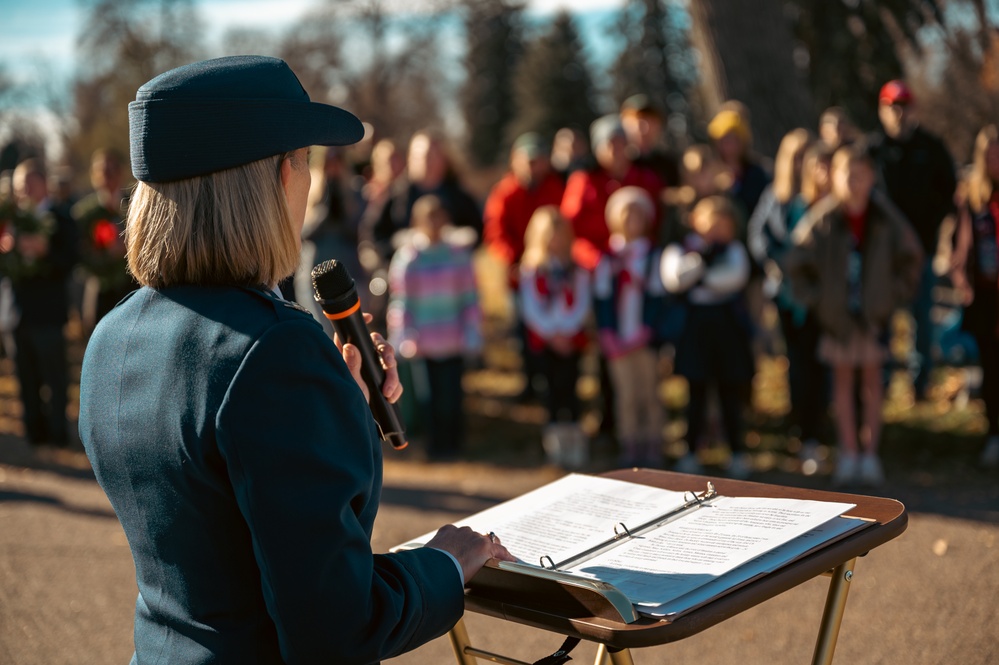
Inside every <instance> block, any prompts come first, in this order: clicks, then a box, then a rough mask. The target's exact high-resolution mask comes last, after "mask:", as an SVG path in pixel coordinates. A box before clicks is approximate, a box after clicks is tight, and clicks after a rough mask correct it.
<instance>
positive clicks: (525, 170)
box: [483, 132, 564, 286]
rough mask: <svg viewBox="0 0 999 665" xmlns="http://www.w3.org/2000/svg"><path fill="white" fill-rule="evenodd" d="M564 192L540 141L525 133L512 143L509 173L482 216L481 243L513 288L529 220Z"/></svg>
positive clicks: (544, 146)
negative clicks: (506, 270) (503, 271)
mask: <svg viewBox="0 0 999 665" xmlns="http://www.w3.org/2000/svg"><path fill="white" fill-rule="evenodd" d="M563 191H564V186H563V184H562V179H561V178H560V177H559V176H558V174H557V173H555V172H553V171H552V168H551V161H550V159H549V157H548V146H547V145H545V143H544V141H542V139H541V137H540V136H539V135H538V134H535V133H534V132H528V133H527V134H523V135H521V136H520V137H519V138H518V139H517V140H516V141H514V143H513V148H512V149H511V150H510V170H509V171H508V172H507V174H506V175H505V176H503V178H502V179H501V180H500V181H499V182H498V183H496V184H495V185H494V186H493V188H492V190H491V191H490V192H489V197H488V198H487V199H486V209H485V214H484V215H483V218H484V220H483V225H484V229H483V241H484V242H485V245H486V248H487V249H488V250H489V253H490V254H491V255H492V256H493V257H494V258H496V259H497V260H498V261H499V262H500V263H502V264H503V266H504V267H506V268H508V270H509V275H510V279H511V286H515V281H516V278H517V264H519V263H520V257H521V255H522V254H523V253H524V234H525V233H526V231H527V224H528V222H530V221H531V216H532V215H533V214H534V211H535V210H537V209H538V208H540V207H541V206H546V205H554V206H558V205H559V203H561V202H562V193H563Z"/></svg>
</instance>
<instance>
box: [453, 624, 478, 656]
mask: <svg viewBox="0 0 999 665" xmlns="http://www.w3.org/2000/svg"><path fill="white" fill-rule="evenodd" d="M447 636H448V639H449V640H451V648H452V649H454V657H455V658H457V659H458V665H476V662H477V661H476V659H475V656H470V655H468V654H466V653H465V647H468V646H471V645H470V644H469V642H468V630H466V629H465V620H464V619H458V623H456V624H454V628H452V629H451V630H450V631H448V634H447Z"/></svg>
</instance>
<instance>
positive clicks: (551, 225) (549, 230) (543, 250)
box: [520, 205, 574, 269]
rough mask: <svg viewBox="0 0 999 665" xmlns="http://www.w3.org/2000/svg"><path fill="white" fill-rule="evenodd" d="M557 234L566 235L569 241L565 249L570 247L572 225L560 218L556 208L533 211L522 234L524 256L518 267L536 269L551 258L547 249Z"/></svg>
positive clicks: (568, 255) (566, 258)
mask: <svg viewBox="0 0 999 665" xmlns="http://www.w3.org/2000/svg"><path fill="white" fill-rule="evenodd" d="M558 233H563V234H566V236H567V238H568V239H569V241H570V242H568V243H567V244H566V247H567V248H568V247H570V246H571V245H572V242H571V240H572V239H573V238H574V234H573V231H572V224H570V223H569V221H568V220H567V219H566V218H565V217H563V216H562V213H561V212H559V209H558V207H557V206H553V205H546V206H541V207H540V208H538V209H537V210H535V211H534V214H533V215H531V220H530V221H529V222H528V224H527V230H526V231H525V232H524V255H523V256H522V257H521V259H520V265H522V266H523V267H525V268H532V269H536V268H538V267H539V266H541V265H542V264H544V263H545V262H546V261H548V259H550V258H552V257H551V256H550V255H549V251H548V247H549V244H550V243H551V240H552V238H553V237H554V236H555V235H556V234H558ZM570 257H571V253H569V254H567V255H566V256H559V257H555V258H558V259H561V260H565V261H568V260H570Z"/></svg>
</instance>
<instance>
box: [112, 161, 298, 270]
mask: <svg viewBox="0 0 999 665" xmlns="http://www.w3.org/2000/svg"><path fill="white" fill-rule="evenodd" d="M285 159H291V160H292V167H293V168H296V167H302V168H304V165H299V164H297V163H296V162H295V160H296V156H295V153H285V154H282V155H275V156H273V157H268V158H266V159H261V160H258V161H255V162H251V163H249V164H244V165H242V166H237V167H235V168H231V169H226V170H224V171H218V172H215V173H209V174H207V175H204V176H196V177H194V178H189V179H185V180H178V181H174V182H165V183H145V182H139V183H138V184H137V185H136V188H135V192H134V193H133V194H132V197H131V201H130V203H129V209H128V219H127V222H126V225H125V244H126V257H127V260H128V269H129V271H130V272H131V273H132V275H133V276H134V277H135V279H136V280H137V281H138V282H139V283H140V284H143V285H144V286H150V287H153V288H163V287H167V286H174V285H178V284H192V285H199V286H269V285H273V284H277V283H278V282H279V281H281V280H282V279H284V278H285V277H287V276H288V275H290V274H292V273H293V272H294V271H295V269H296V268H297V267H298V263H299V244H298V239H297V238H296V237H295V231H294V226H293V224H292V220H291V213H290V211H289V209H288V201H287V199H286V198H285V192H284V187H283V186H282V183H281V172H280V171H281V163H282V161H283V160H285Z"/></svg>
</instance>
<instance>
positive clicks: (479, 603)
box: [449, 469, 908, 665]
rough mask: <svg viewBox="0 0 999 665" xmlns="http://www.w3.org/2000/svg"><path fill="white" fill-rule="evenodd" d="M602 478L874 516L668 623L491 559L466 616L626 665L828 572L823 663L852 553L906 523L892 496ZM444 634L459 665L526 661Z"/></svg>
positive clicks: (456, 631) (682, 477)
mask: <svg viewBox="0 0 999 665" xmlns="http://www.w3.org/2000/svg"><path fill="white" fill-rule="evenodd" d="M602 475H603V476H604V477H607V478H614V479H617V480H624V481H628V482H632V483H639V484H644V485H651V486H654V487H661V488H665V489H670V490H679V491H691V492H698V491H701V490H702V489H703V488H704V486H705V483H706V482H707V481H711V482H712V483H714V485H715V487H716V488H717V490H718V493H719V494H721V495H724V496H748V497H778V498H790V499H812V500H818V501H840V502H847V503H854V504H856V507H855V508H853V509H852V510H850V511H849V512H847V513H846V515H848V516H853V517H860V518H865V519H868V520H873V522H874V523H873V524H872V525H871V526H869V527H867V528H864V529H861V530H859V531H857V532H855V533H852V534H849V535H848V536H847V537H846V538H844V539H842V540H838V541H836V542H833V543H830V544H828V545H826V546H823V547H822V548H820V549H819V550H817V551H815V552H812V553H811V554H809V555H807V556H805V557H803V558H801V559H798V560H797V561H794V562H792V563H790V564H788V565H786V566H784V567H782V568H779V569H777V570H776V571H774V572H772V573H768V574H766V575H763V576H761V577H758V578H756V579H754V580H752V581H751V582H749V583H748V584H746V585H745V586H742V587H740V588H738V589H736V590H734V591H731V592H730V593H727V594H725V595H723V596H721V597H719V598H716V599H715V600H713V601H711V602H709V603H707V604H706V605H703V606H701V607H699V608H697V609H695V610H693V611H691V612H689V613H686V614H683V615H681V616H679V617H677V618H675V619H672V620H671V619H668V618H667V619H660V618H650V617H643V616H637V615H634V614H631V612H630V607H629V608H622V607H620V603H618V605H617V606H615V604H614V603H612V602H610V601H609V600H608V598H607V597H606V596H605V595H604V594H602V593H601V592H600V589H599V588H592V587H589V586H570V585H565V584H561V583H558V582H556V581H552V580H545V579H541V578H539V579H532V578H519V577H518V578H517V579H515V580H513V581H511V579H512V578H511V576H510V575H504V574H503V571H501V570H500V569H499V566H497V565H495V564H494V563H490V564H487V568H486V569H483V571H482V572H481V573H480V574H479V575H476V577H475V579H474V580H473V582H472V583H471V584H470V587H471V588H469V589H467V590H466V592H465V609H466V611H470V612H477V613H479V614H484V615H488V616H492V617H496V618H498V619H503V620H506V621H513V622H516V623H520V624H524V625H528V626H534V627H536V628H541V629H543V630H548V631H551V632H554V633H560V634H562V635H567V636H572V637H578V638H580V639H583V640H589V641H591V642H596V643H598V644H599V645H600V647H599V649H598V651H597V659H596V663H595V665H605V664H606V663H610V664H611V665H633V663H634V661H633V659H632V656H631V651H630V650H631V649H637V648H641V647H649V646H657V645H661V644H666V643H669V642H674V641H676V640H681V639H683V638H685V637H689V636H691V635H694V634H696V633H699V632H701V631H702V630H705V629H706V628H710V627H711V626H714V625H715V624H717V623H720V622H722V621H724V620H725V619H728V618H730V617H732V616H735V615H736V614H738V613H740V612H742V611H744V610H747V609H749V608H751V607H754V606H756V605H758V604H760V603H762V602H763V601H765V600H768V599H770V598H773V597H774V596H776V595H778V594H781V593H784V592H785V591H787V590H789V589H792V588H794V587H796V586H798V585H799V584H801V583H803V582H806V581H807V580H810V579H812V578H814V577H818V576H819V575H828V576H830V577H831V581H830V583H829V591H828V593H827V594H826V603H825V611H824V612H823V615H822V620H821V622H820V625H819V634H818V639H817V640H816V644H815V651H814V655H813V657H812V663H813V665H819V664H822V665H829V664H830V663H832V658H833V652H834V651H835V648H836V639H837V637H838V635H839V627H840V624H841V623H842V620H843V614H844V611H845V609H846V598H847V594H848V593H849V590H850V584H851V582H852V580H853V576H854V573H853V569H854V566H855V564H856V561H857V557H861V556H864V555H865V554H867V553H868V552H869V551H871V550H872V549H874V548H875V547H877V546H879V545H882V544H884V543H886V542H888V541H889V540H891V539H893V538H895V537H897V536H899V535H900V534H901V533H902V532H903V531H905V527H906V524H907V522H908V517H907V515H906V512H905V506H903V505H902V504H901V503H899V502H898V501H895V500H893V499H883V498H878V497H869V496H861V495H854V494H842V493H839V492H825V491H820V490H808V489H798V488H792V487H781V486H779V485H767V484H763V483H754V482H747V481H739V480H728V479H725V478H707V477H705V476H694V475H686V474H680V473H673V472H669V471H654V470H649V469H623V470H619V471H612V472H609V473H605V474H602ZM480 576H481V577H482V579H481V580H480ZM449 637H450V639H451V644H452V646H453V647H454V651H455V655H456V657H457V659H458V663H459V665H476V662H477V661H478V660H479V659H482V660H487V661H490V662H496V663H505V664H506V665H530V664H529V663H525V662H524V661H519V660H514V659H512V658H508V657H506V656H503V655H501V654H496V653H490V652H486V651H482V650H480V649H477V648H475V647H473V646H472V645H471V644H470V643H469V638H468V633H467V631H466V629H465V626H464V624H463V623H462V622H461V621H459V622H458V624H457V625H456V626H455V627H454V628H453V629H452V630H451V632H450V633H449Z"/></svg>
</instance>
